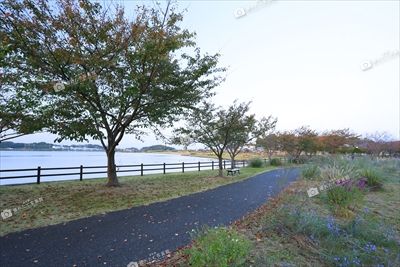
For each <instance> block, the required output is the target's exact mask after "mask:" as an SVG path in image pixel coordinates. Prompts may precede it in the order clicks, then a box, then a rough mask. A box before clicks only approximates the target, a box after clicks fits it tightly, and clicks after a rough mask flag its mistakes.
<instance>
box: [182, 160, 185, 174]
mask: <svg viewBox="0 0 400 267" xmlns="http://www.w3.org/2000/svg"><path fill="white" fill-rule="evenodd" d="M184 172H185V162H182V173H184Z"/></svg>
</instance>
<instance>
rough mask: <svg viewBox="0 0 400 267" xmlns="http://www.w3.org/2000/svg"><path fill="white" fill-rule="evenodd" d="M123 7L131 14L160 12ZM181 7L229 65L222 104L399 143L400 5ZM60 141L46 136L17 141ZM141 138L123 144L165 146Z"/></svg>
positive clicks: (290, 0) (280, 1)
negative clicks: (242, 105)
mask: <svg viewBox="0 0 400 267" xmlns="http://www.w3.org/2000/svg"><path fill="white" fill-rule="evenodd" d="M117 2H118V3H120V4H123V5H124V6H125V10H126V13H127V15H130V14H134V9H135V6H136V5H138V4H142V3H145V4H147V5H151V6H153V5H154V3H153V1H121V0H119V1H117ZM160 2H162V1H160ZM162 3H163V2H162ZM178 8H179V9H181V10H184V9H186V12H185V14H184V20H183V22H182V23H181V26H182V27H183V28H186V29H189V30H190V31H192V32H196V39H195V40H196V43H197V46H198V47H200V49H201V52H202V53H209V54H215V53H219V54H220V55H221V57H220V61H219V65H220V66H221V67H227V68H228V71H227V72H226V73H225V74H224V75H225V77H226V80H225V82H223V83H222V84H221V85H219V86H218V87H217V88H215V93H216V96H215V97H214V98H213V100H212V101H213V102H214V103H216V104H217V105H220V106H222V107H228V106H229V105H230V104H232V102H233V101H234V100H235V99H238V100H239V101H240V102H247V101H252V104H251V110H250V112H251V113H254V114H256V116H257V117H258V118H261V117H263V116H269V115H272V116H274V117H277V118H278V124H277V130H292V129H295V128H298V127H300V126H303V125H304V126H310V127H311V128H312V129H315V130H317V131H319V132H323V131H324V130H330V129H343V128H350V129H351V130H353V131H354V132H356V133H358V134H363V135H365V134H368V133H374V132H376V131H379V132H384V131H385V132H387V133H389V134H390V135H391V136H392V137H393V138H394V139H400V1H399V0H393V1H389V0H386V1H385V0H378V1H371V0H369V1H361V0H360V1H333V0H320V1H316V0H309V1H295V0H276V1H272V2H271V1H269V0H264V1H228V0H224V1H218V0H217V1H201V0H198V1H178ZM169 132H170V131H169V130H168V129H167V130H164V133H165V134H166V135H168V134H169ZM54 139H55V136H54V135H51V134H48V133H42V134H33V135H28V136H24V137H20V138H17V139H14V140H12V141H14V142H50V143H51V142H52V141H53V140H54ZM143 140H144V142H141V141H138V140H135V138H134V137H133V136H130V135H126V136H125V137H124V139H123V140H122V142H121V144H120V146H119V147H120V148H125V147H139V148H140V147H143V146H148V145H153V144H161V143H162V141H160V140H156V139H155V137H154V136H153V135H152V134H151V133H150V134H149V135H148V136H146V137H144V138H143ZM64 143H65V144H72V143H76V142H68V141H66V142H64ZM91 143H94V144H96V143H98V142H95V141H91Z"/></svg>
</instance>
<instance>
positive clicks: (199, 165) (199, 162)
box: [199, 161, 200, 171]
mask: <svg viewBox="0 0 400 267" xmlns="http://www.w3.org/2000/svg"><path fill="white" fill-rule="evenodd" d="M199 171H200V161H199Z"/></svg>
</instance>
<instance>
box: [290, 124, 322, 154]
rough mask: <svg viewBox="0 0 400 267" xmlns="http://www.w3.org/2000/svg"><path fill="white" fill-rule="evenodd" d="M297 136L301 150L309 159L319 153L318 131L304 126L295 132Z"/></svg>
mask: <svg viewBox="0 0 400 267" xmlns="http://www.w3.org/2000/svg"><path fill="white" fill-rule="evenodd" d="M295 134H296V136H297V138H298V145H299V150H300V151H301V152H304V153H305V154H306V155H307V156H309V157H311V156H312V155H313V154H316V153H317V151H318V139H317V137H318V134H317V132H316V131H314V130H312V129H310V128H309V127H307V126H303V127H300V128H298V129H297V130H295ZM301 152H300V153H301Z"/></svg>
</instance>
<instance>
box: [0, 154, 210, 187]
mask: <svg viewBox="0 0 400 267" xmlns="http://www.w3.org/2000/svg"><path fill="white" fill-rule="evenodd" d="M199 161H200V162H206V161H211V159H207V158H199V157H190V156H180V155H172V154H156V153H126V152H117V153H116V155H115V162H116V165H117V166H120V165H140V164H141V163H143V164H145V165H146V164H162V163H167V164H168V163H182V162H185V163H194V162H199ZM214 161H215V160H214ZM80 165H83V166H84V167H87V166H106V165H107V158H106V153H105V152H101V151H96V152H90V151H87V152H86V151H0V170H6V169H35V170H31V171H24V172H0V177H6V176H23V175H27V176H28V175H36V174H37V170H36V169H37V167H38V166H40V167H41V168H57V167H79V166H80ZM179 166H180V165H179ZM179 166H178V165H177V166H175V167H179ZM189 166H190V165H189ZM192 166H197V165H192ZM170 167H174V166H170ZM147 168H162V166H154V167H147ZM139 169H140V167H131V168H122V167H120V168H119V170H139ZM202 169H210V168H209V167H208V168H206V167H204V168H202ZM105 170H106V168H101V169H84V172H95V171H105ZM189 170H193V171H194V170H197V168H192V169H188V170H186V168H185V171H189ZM178 171H181V170H180V169H175V170H167V173H168V172H178ZM67 172H69V173H76V172H79V169H72V170H42V171H41V175H46V174H50V173H52V174H53V173H55V174H58V173H60V174H61V173H67ZM162 172H163V171H162V170H161V171H154V170H153V171H145V174H150V173H162ZM118 175H119V176H122V175H140V171H136V172H130V171H128V172H123V173H120V174H118ZM105 176H106V174H84V177H83V179H89V178H99V177H105ZM76 179H79V174H75V175H68V176H55V177H53V176H51V177H41V182H46V181H61V180H76ZM32 182H36V178H18V179H6V180H0V185H6V184H21V183H32Z"/></svg>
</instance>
